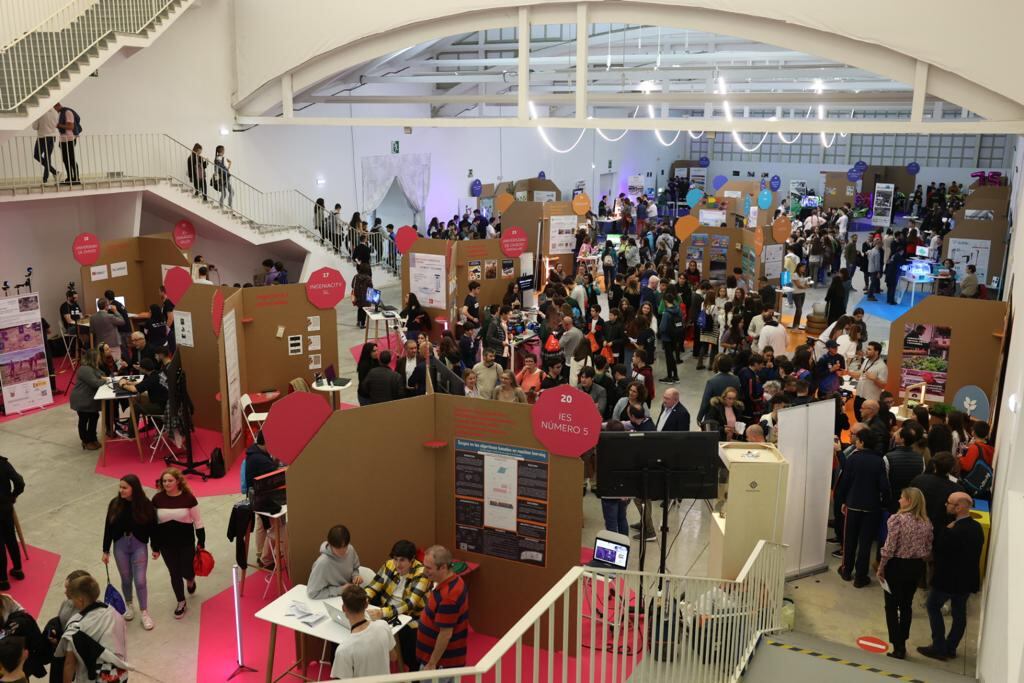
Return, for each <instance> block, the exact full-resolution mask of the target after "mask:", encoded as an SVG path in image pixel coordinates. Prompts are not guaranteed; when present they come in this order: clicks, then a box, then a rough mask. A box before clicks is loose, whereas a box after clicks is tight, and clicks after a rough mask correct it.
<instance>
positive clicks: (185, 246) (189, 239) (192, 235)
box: [171, 221, 196, 251]
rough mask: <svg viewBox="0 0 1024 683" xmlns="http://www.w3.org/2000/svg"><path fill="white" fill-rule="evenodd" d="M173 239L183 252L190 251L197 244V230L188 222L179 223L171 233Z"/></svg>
mask: <svg viewBox="0 0 1024 683" xmlns="http://www.w3.org/2000/svg"><path fill="white" fill-rule="evenodd" d="M171 238H172V239H173V240H174V243H175V244H176V245H177V246H178V249H181V250H182V251H188V250H189V249H191V248H192V245H193V244H195V242H196V229H195V226H193V225H192V224H191V223H189V222H188V221H178V222H177V223H176V224H175V226H174V230H172V231H171Z"/></svg>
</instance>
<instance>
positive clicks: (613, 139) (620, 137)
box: [587, 104, 640, 142]
mask: <svg viewBox="0 0 1024 683" xmlns="http://www.w3.org/2000/svg"><path fill="white" fill-rule="evenodd" d="M639 111H640V105H639V104H638V105H636V109H634V110H633V116H632V118H634V119H635V118H636V115H637V113H639ZM587 118H588V119H592V118H594V117H593V116H588V117H587ZM594 130H596V131H597V134H598V135H600V136H601V137H602V138H603V139H604V140H605V142H618V141H619V140H621V139H622V138H624V137H626V133H628V132H629V128H627V129H625V130H624V131H622V134H621V135H619V137H617V138H610V137H608V136H607V135H605V134H604V131H603V130H601V129H600V128H595V129H594Z"/></svg>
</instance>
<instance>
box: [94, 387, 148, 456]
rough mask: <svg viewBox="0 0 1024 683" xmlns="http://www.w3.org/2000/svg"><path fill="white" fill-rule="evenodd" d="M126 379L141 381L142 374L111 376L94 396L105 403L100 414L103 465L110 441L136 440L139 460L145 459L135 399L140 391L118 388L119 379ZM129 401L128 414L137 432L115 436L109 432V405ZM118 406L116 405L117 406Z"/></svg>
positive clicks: (133, 428) (134, 430) (133, 429)
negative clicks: (126, 435)
mask: <svg viewBox="0 0 1024 683" xmlns="http://www.w3.org/2000/svg"><path fill="white" fill-rule="evenodd" d="M122 379H126V380H129V381H131V382H141V381H142V375H124V376H115V377H111V378H109V379H108V380H107V381H106V382H105V383H104V384H103V386H101V387H100V388H99V389H97V390H96V393H95V394H94V395H93V398H94V399H96V400H97V401H101V402H102V403H103V413H102V415H101V416H100V422H101V423H102V429H103V452H102V453H101V455H100V463H101V464H103V465H106V464H107V443H108V442H110V441H134V442H135V446H136V448H138V450H139V461H140V462H141V461H142V460H143V457H142V441H141V440H140V439H139V418H138V416H137V414H136V413H135V400H136V399H137V398H138V397H139V395H138V393H133V392H130V391H125V390H123V389H120V388H117V383H118V381H119V380H122ZM121 400H125V401H128V415H129V416H130V417H129V419H130V420H131V428H132V431H133V432H135V435H134V436H133V437H117V436H115V437H113V438H111V436H110V435H109V434H108V433H107V420H108V413H109V412H110V409H109V407H108V406H109V405H110V402H111V401H121ZM115 407H116V406H115Z"/></svg>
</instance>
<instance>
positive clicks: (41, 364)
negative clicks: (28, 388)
mask: <svg viewBox="0 0 1024 683" xmlns="http://www.w3.org/2000/svg"><path fill="white" fill-rule="evenodd" d="M49 372H50V371H49V370H48V369H47V366H46V352H45V351H44V350H43V349H42V348H35V349H26V350H24V351H15V352H12V353H5V354H4V355H3V358H2V359H0V383H2V384H3V385H4V386H9V385H14V384H21V383H22V382H31V381H32V380H34V379H42V378H44V377H47V376H48V375H49Z"/></svg>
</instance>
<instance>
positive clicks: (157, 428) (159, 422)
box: [144, 415, 174, 462]
mask: <svg viewBox="0 0 1024 683" xmlns="http://www.w3.org/2000/svg"><path fill="white" fill-rule="evenodd" d="M144 421H145V423H146V424H149V425H150V426H151V427H152V428H153V431H154V432H156V436H154V437H153V443H151V444H150V445H149V452H150V454H149V461H150V462H153V459H154V458H156V454H157V451H159V450H160V444H163V445H164V448H166V449H167V453H168V454H169V455H174V449H172V448H171V444H169V443H167V437H165V436H164V432H165V431H166V430H165V428H164V421H163V419H162V418H161V417H160V416H159V415H146V416H144Z"/></svg>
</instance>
